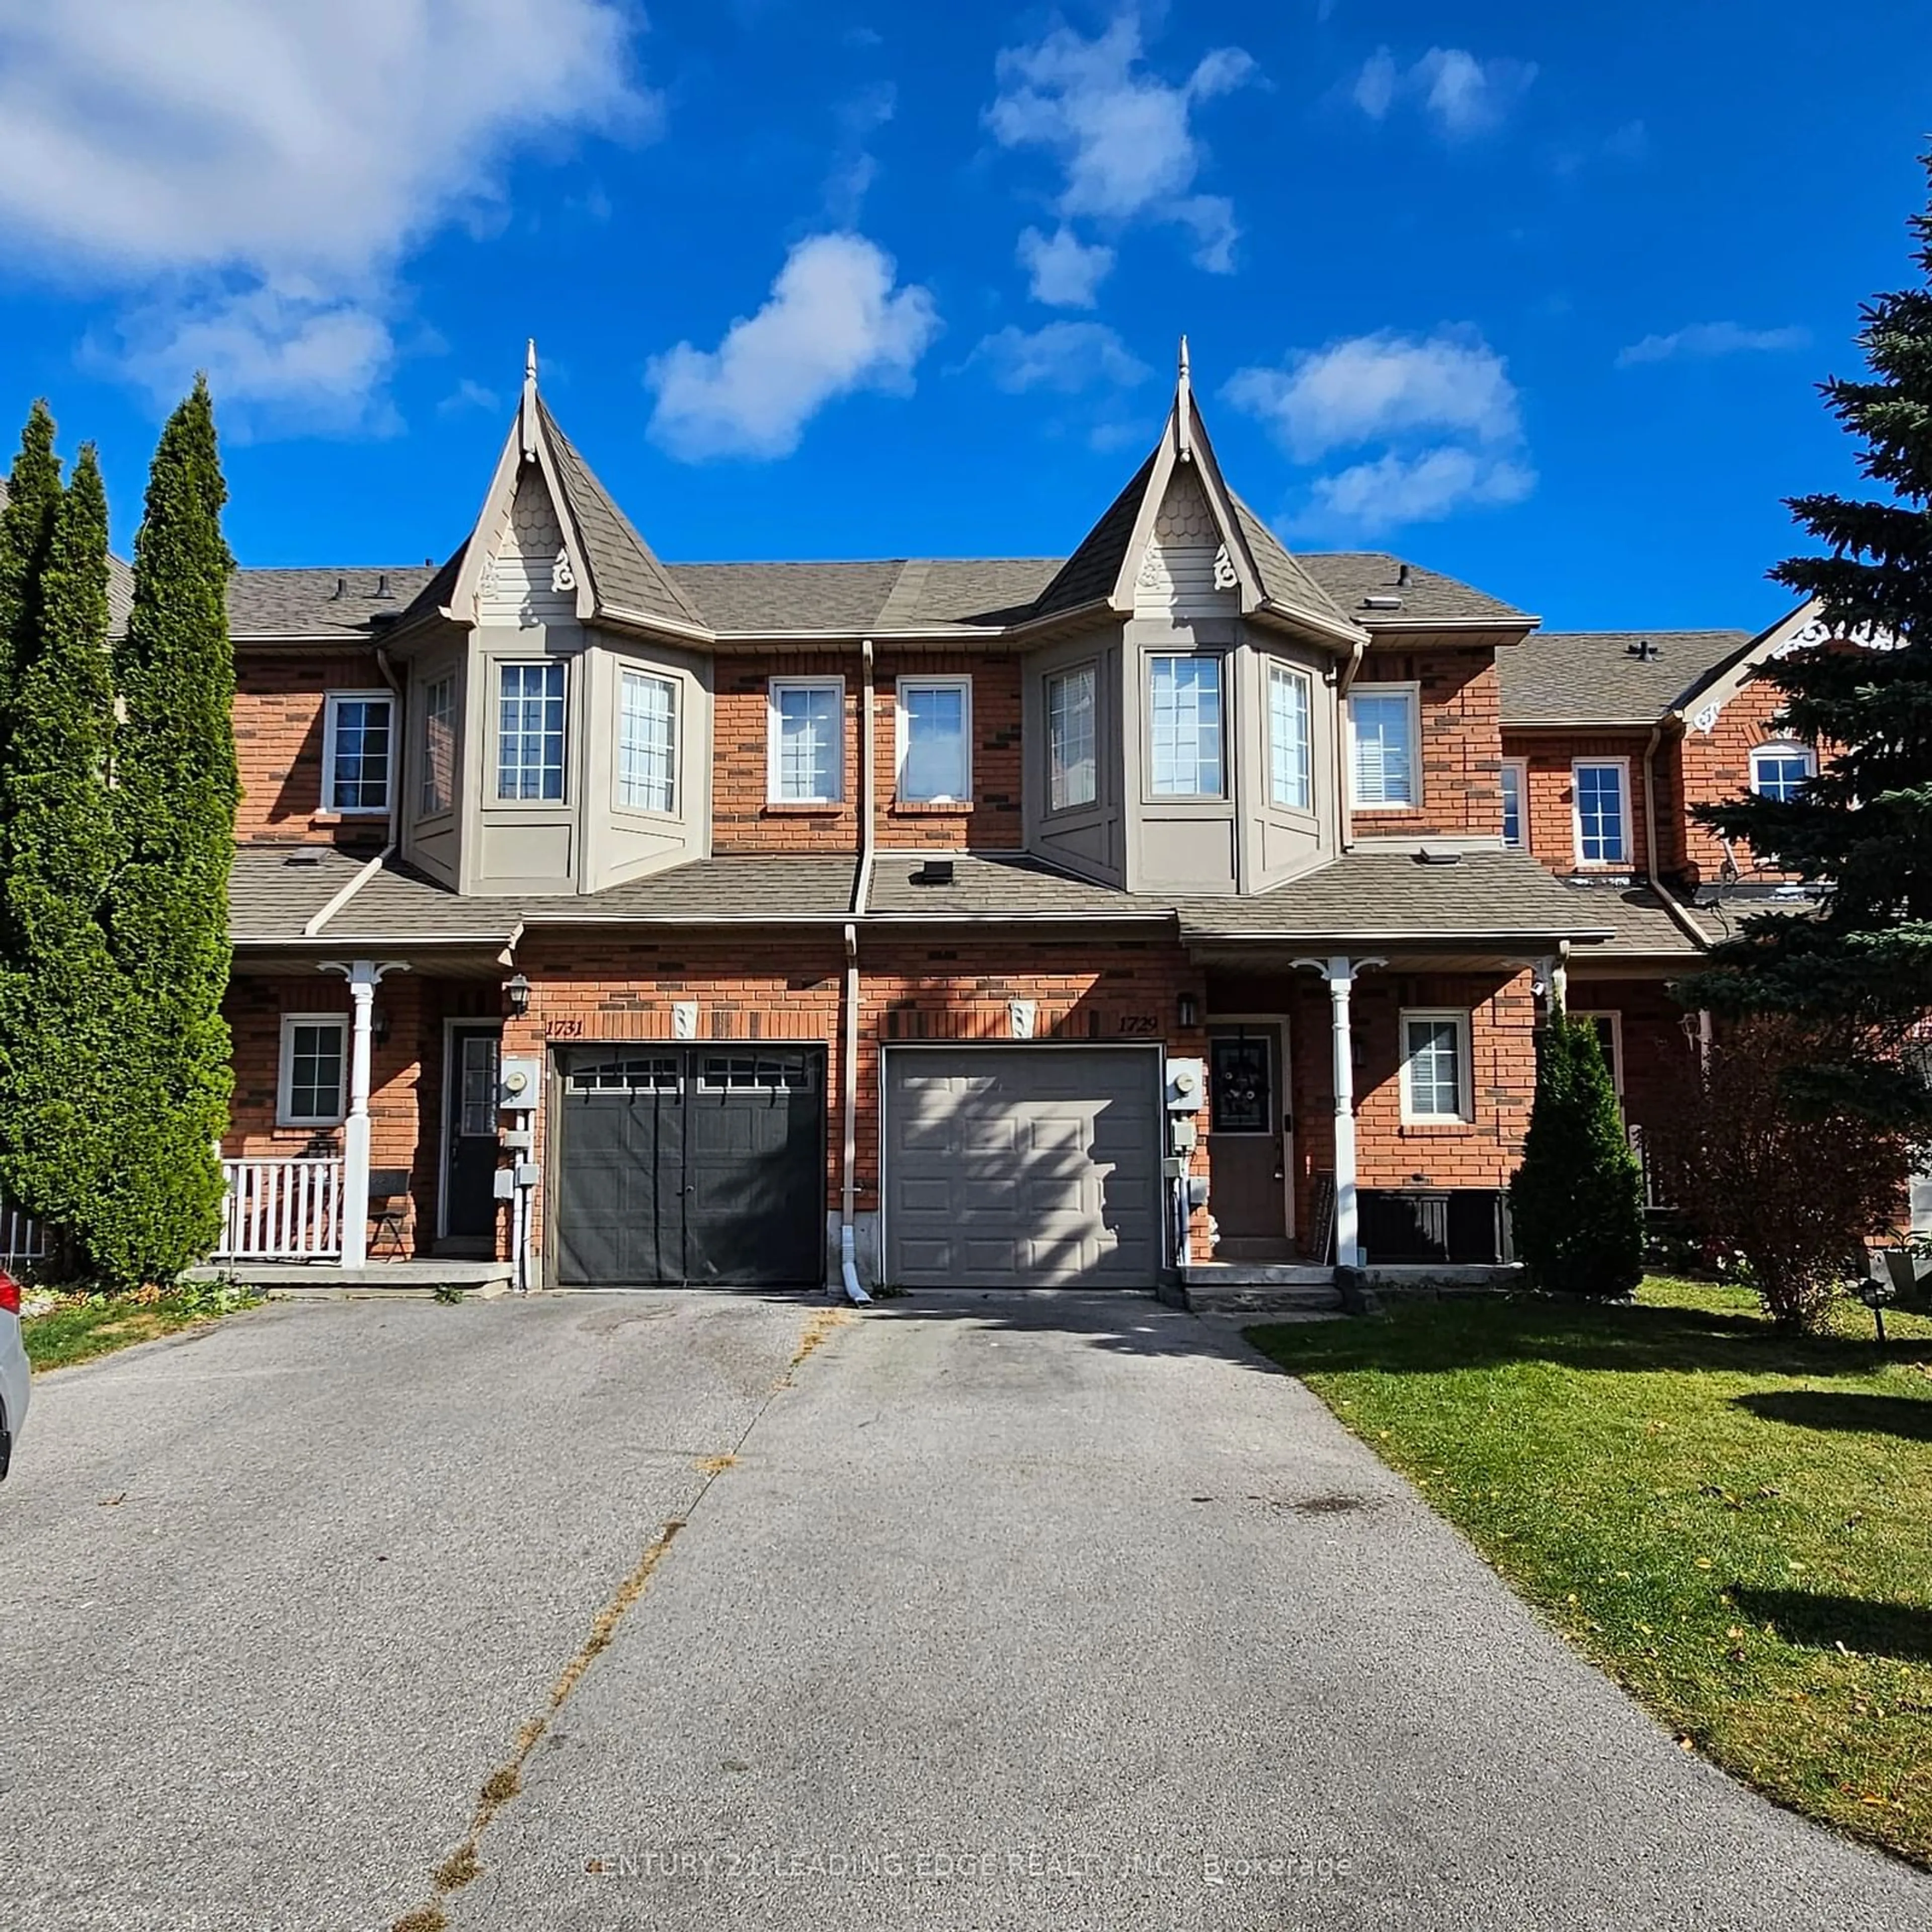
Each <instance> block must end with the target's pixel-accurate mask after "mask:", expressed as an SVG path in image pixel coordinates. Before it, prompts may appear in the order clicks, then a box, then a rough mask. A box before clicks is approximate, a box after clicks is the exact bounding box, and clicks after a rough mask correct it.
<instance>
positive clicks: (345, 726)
mask: <svg viewBox="0 0 1932 1932" xmlns="http://www.w3.org/2000/svg"><path fill="white" fill-rule="evenodd" d="M395 718H396V700H395V695H394V694H392V692H389V691H331V692H330V693H329V700H328V702H327V703H326V706H324V708H323V721H322V808H323V811H339V812H341V813H343V814H344V815H345V816H347V815H350V814H355V813H358V812H371V813H373V812H378V811H388V810H389V773H390V768H391V766H392V764H393V763H394V762H395Z"/></svg>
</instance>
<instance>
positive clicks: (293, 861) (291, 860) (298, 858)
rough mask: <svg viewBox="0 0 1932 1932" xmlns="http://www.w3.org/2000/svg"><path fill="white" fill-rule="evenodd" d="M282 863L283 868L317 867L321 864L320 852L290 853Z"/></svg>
mask: <svg viewBox="0 0 1932 1932" xmlns="http://www.w3.org/2000/svg"><path fill="white" fill-rule="evenodd" d="M282 863H283V864H284V865H320V864H321V863H322V854H321V853H320V852H291V853H290V854H289V855H288V856H287V858H285V859H284V860H283V861H282Z"/></svg>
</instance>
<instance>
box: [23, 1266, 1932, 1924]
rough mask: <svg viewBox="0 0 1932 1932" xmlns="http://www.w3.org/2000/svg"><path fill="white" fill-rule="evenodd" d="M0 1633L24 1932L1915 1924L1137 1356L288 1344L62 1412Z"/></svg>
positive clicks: (98, 1393)
mask: <svg viewBox="0 0 1932 1932" xmlns="http://www.w3.org/2000/svg"><path fill="white" fill-rule="evenodd" d="M667 1526H680V1527H678V1528H677V1529H676V1530H675V1533H674V1536H671V1537H667ZM0 1631H4V1632H5V1663H4V1664H0V1670H3V1671H4V1673H5V1680H6V1690H5V1694H4V1697H0V1922H4V1923H5V1924H7V1925H8V1926H9V1927H11V1928H17V1932H38V1929H39V1928H41V1927H47V1928H55V1927H58V1928H61V1932H67V1929H68V1928H88V1927H115V1928H116V1932H138V1928H145V1927H168V1928H170V1932H173V1929H174V1928H183V1927H197V1928H220V1932H226V1928H229V1927H235V1928H243V1927H246V1928H248V1932H264V1928H275V1929H276V1932H281V1928H291V1932H293V1928H303V1929H304V1932H306V1928H310V1927H314V1928H317V1932H324V1928H326V1932H347V1928H354V1927H385V1926H389V1925H391V1924H394V1923H395V1921H397V1920H398V1919H399V1918H404V1917H405V1916H406V1915H410V1914H411V1913H415V1914H416V1915H417V1916H416V1918H415V1919H414V1920H413V1924H416V1925H419V1926H422V1927H429V1926H433V1925H434V1924H437V1923H438V1922H439V1921H438V1918H437V1914H439V1913H440V1914H443V1915H446V1919H447V1922H448V1924H449V1925H450V1926H451V1927H453V1928H455V1932H469V1928H495V1927H502V1928H505V1932H509V1928H517V1932H520V1928H523V1927H544V1928H549V1927H557V1928H562V1932H574V1928H582V1929H583V1932H592V1928H595V1932H607V1928H610V1927H631V1926H636V1927H646V1926H649V1927H713V1926H715V1927H744V1926H747V1925H771V1926H773V1927H786V1928H787V1932H789V1928H809V1927H820V1926H823V1927H835V1926H836V1927H871V1926H878V1927H886V1926H892V1927H898V1926H902V1925H907V1924H917V1925H920V1926H934V1927H962V1928H964V1927H1007V1926H1033V1925H1040V1926H1053V1927H1057V1928H1058V1927H1070V1926H1087V1925H1092V1926H1095V1927H1100V1926H1106V1927H1122V1928H1137V1927H1146V1928H1150V1929H1151V1928H1155V1927H1159V1928H1162V1932H1166V1928H1168V1927H1192V1926H1196V1925H1199V1926H1204V1927H1209V1926H1211V1927H1298V1926H1307V1927H1351V1928H1353V1927H1382V1926H1401V1927H1421V1928H1430V1927H1443V1928H1449V1927H1454V1928H1457V1932H1463V1928H1467V1927H1545V1926H1547V1927H1553V1928H1554V1927H1562V1928H1564V1932H1575V1929H1576V1928H1580V1927H1581V1928H1591V1927H1603V1928H1606V1932H1608V1929H1609V1928H1613V1927H1614V1928H1618V1932H1625V1928H1634V1927H1680V1926H1681V1927H1686V1928H1688V1927H1698V1928H1700V1932H1727V1928H1736V1932H1758V1928H1764V1932H1771V1928H1784V1927H1790V1928H1793V1932H1796V1928H1801V1927H1802V1928H1804V1929H1805V1932H1810V1929H1811V1928H1812V1927H1816V1926H1817V1925H1819V1924H1825V1923H1838V1924H1852V1925H1857V1926H1859V1927H1863V1928H1869V1932H1888V1928H1892V1927H1897V1928H1900V1932H1905V1928H1911V1932H1922V1928H1924V1927H1925V1926H1927V1924H1932V1880H1928V1879H1926V1878H1925V1877H1924V1876H1921V1875H1920V1874H1918V1873H1914V1872H1912V1871H1909V1870H1906V1869H1905V1868H1904V1867H1900V1866H1897V1865H1894V1864H1891V1863H1889V1862H1888V1861H1885V1860H1883V1859H1882V1858H1879V1857H1878V1856H1876V1855H1873V1854H1870V1853H1867V1852H1863V1851H1861V1850H1859V1849H1856V1848H1855V1847H1852V1846H1849V1845H1847V1844H1845V1843H1842V1842H1841V1841H1837V1840H1835V1839H1834V1838H1831V1837H1829V1836H1828V1835H1826V1834H1824V1833H1823V1832H1819V1831H1817V1830H1815V1829H1812V1828H1811V1827H1809V1826H1806V1825H1804V1824H1802V1823H1801V1822H1799V1820H1796V1819H1794V1818H1793V1817H1789V1816H1787V1814H1783V1813H1781V1812H1779V1811H1775V1809H1773V1808H1771V1807H1770V1806H1769V1805H1765V1804H1763V1803H1762V1802H1760V1801H1759V1800H1757V1799H1755V1798H1754V1797H1752V1796H1750V1795H1749V1794H1748V1793H1745V1792H1744V1791H1742V1790H1740V1789H1739V1787H1736V1786H1734V1785H1733V1784H1731V1783H1730V1781H1728V1780H1727V1779H1726V1778H1724V1777H1723V1776H1722V1775H1721V1774H1720V1773H1718V1772H1716V1771H1715V1770H1713V1769H1711V1768H1710V1767H1709V1766H1707V1765H1706V1764H1704V1763H1702V1762H1701V1761H1700V1760H1697V1759H1695V1758H1694V1757H1689V1756H1688V1755H1687V1754H1685V1753H1683V1752H1682V1751H1679V1750H1678V1749H1677V1748H1676V1746H1675V1745H1673V1743H1672V1742H1671V1741H1670V1739H1669V1738H1668V1737H1667V1736H1665V1735H1664V1733H1661V1731H1659V1730H1658V1729H1657V1728H1656V1727H1655V1726H1653V1725H1652V1724H1650V1723H1649V1721H1648V1720H1647V1719H1646V1718H1643V1716H1642V1715H1640V1713H1639V1712H1637V1711H1636V1710H1635V1709H1634V1708H1633V1707H1632V1706H1630V1705H1629V1704H1628V1703H1627V1702H1626V1701H1625V1700H1624V1699H1623V1697H1622V1696H1621V1694H1619V1693H1618V1692H1616V1691H1615V1690H1614V1689H1613V1688H1611V1687H1610V1685H1608V1683H1607V1682H1605V1681H1604V1679H1601V1678H1599V1677H1598V1676H1597V1675H1596V1674H1595V1673H1594V1672H1592V1671H1591V1670H1589V1669H1588V1668H1587V1667H1585V1666H1583V1664H1580V1663H1579V1662H1578V1661H1577V1660H1576V1659H1575V1658H1574V1657H1572V1656H1571V1655H1569V1654H1568V1652H1567V1651H1566V1649H1565V1647H1564V1646H1562V1644H1561V1643H1559V1642H1558V1641H1557V1640H1555V1639H1554V1638H1553V1637H1550V1636H1549V1635H1547V1634H1546V1633H1545V1632H1544V1631H1542V1630H1541V1628H1539V1627H1538V1625H1536V1624H1535V1622H1533V1621H1532V1619H1530V1618H1529V1616H1528V1614H1527V1613H1526V1612H1525V1611H1524V1610H1523V1609H1522V1608H1521V1607H1520V1606H1519V1605H1518V1604H1517V1601H1516V1600H1515V1599H1514V1598H1513V1597H1512V1596H1511V1595H1510V1594H1509V1593H1508V1592H1507V1591H1506V1590H1505V1589H1504V1588H1503V1587H1502V1586H1501V1585H1500V1584H1499V1583H1497V1582H1496V1580H1495V1579H1494V1578H1493V1577H1492V1576H1491V1575H1490V1573H1489V1572H1488V1571H1487V1570H1486V1569H1485V1568H1484V1567H1483V1565H1481V1563H1480V1562H1478V1560H1477V1559H1476V1558H1475V1556H1473V1554H1472V1553H1470V1552H1469V1550H1468V1549H1467V1548H1466V1546H1464V1545H1463V1544H1462V1543H1461V1542H1460V1541H1459V1540H1458V1539H1457V1538H1456V1536H1455V1535H1454V1533H1453V1532H1451V1531H1450V1530H1449V1529H1448V1528H1447V1527H1446V1526H1444V1525H1443V1524H1442V1523H1439V1521H1438V1520H1437V1519H1436V1518H1435V1517H1433V1515H1432V1514H1430V1512H1429V1511H1427V1509H1426V1508H1424V1505H1422V1504H1421V1502H1420V1501H1419V1499H1417V1498H1416V1497H1415V1496H1413V1495H1412V1493H1410V1492H1409V1491H1408V1490H1406V1488H1405V1487H1403V1485H1402V1484H1400V1482H1398V1481H1397V1479H1396V1478H1394V1477H1393V1476H1392V1475H1390V1474H1389V1473H1388V1472H1387V1471H1385V1469H1383V1468H1382V1466H1381V1465H1380V1464H1379V1463H1377V1462H1376V1460H1375V1459H1374V1458H1373V1457H1372V1456H1371V1455H1370V1454H1368V1453H1367V1451H1365V1450H1364V1449H1363V1448H1361V1446H1360V1445H1358V1444H1356V1443H1355V1442H1353V1441H1352V1439H1349V1437H1348V1436H1346V1435H1345V1434H1344V1433H1342V1432H1341V1431H1340V1430H1339V1429H1338V1428H1337V1426H1336V1425H1335V1424H1334V1422H1333V1421H1332V1420H1331V1418H1329V1417H1328V1415H1327V1413H1326V1412H1325V1410H1323V1409H1322V1407H1321V1406H1320V1405H1319V1403H1316V1402H1315V1400H1313V1398H1312V1397H1309V1396H1308V1395H1307V1394H1306V1393H1305V1392H1304V1391H1302V1390H1301V1388H1299V1387H1298V1385H1295V1383H1293V1382H1290V1381H1289V1380H1287V1379H1286V1378H1284V1377H1282V1376H1279V1375H1277V1374H1275V1373H1272V1372H1271V1371H1270V1370H1268V1369H1267V1368H1266V1367H1265V1365H1264V1364H1262V1363H1261V1362H1260V1361H1259V1358H1256V1357H1254V1356H1253V1355H1250V1353H1249V1352H1247V1351H1246V1350H1245V1349H1244V1348H1243V1347H1242V1346H1241V1345H1240V1344H1239V1343H1238V1341H1236V1340H1233V1339H1232V1337H1229V1336H1227V1335H1226V1334H1223V1333H1221V1332H1220V1331H1216V1330H1214V1329H1213V1328H1211V1327H1209V1326H1208V1325H1204V1324H1202V1323H1201V1322H1198V1321H1196V1320H1195V1319H1193V1318H1191V1317H1190V1316H1184V1315H1181V1314H1178V1313H1174V1312H1172V1311H1170V1310H1165V1309H1162V1308H1159V1307H1154V1306H1153V1305H1151V1304H1148V1303H1146V1302H1144V1301H1138V1300H1133V1299H1127V1298H1098V1297H1096V1298H1079V1297H1044V1298H1034V1299H1031V1300H1028V1299H1026V1298H1016V1297H981V1296H977V1295H975V1296H962V1297H959V1298H940V1297H929V1298H925V1299H924V1300H923V1301H913V1302H906V1303H895V1304H887V1305H886V1306H885V1307H882V1308H880V1309H879V1310H876V1311H874V1312H872V1313H868V1315H866V1316H864V1317H863V1318H861V1319H850V1320H844V1321H841V1320H838V1319H836V1318H835V1317H833V1316H831V1315H830V1314H829V1312H828V1311H825V1310H823V1309H822V1307H820V1305H818V1304H814V1303H809V1302H803V1303H787V1302H785V1301H766V1300H762V1299H758V1298H734V1297H727V1296H708V1295H628V1296H592V1297H586V1298H578V1299H568V1298H562V1297H556V1298H539V1299H538V1300H535V1301H532V1302H530V1303H528V1304H518V1303H515V1302H498V1303H494V1304H466V1305H464V1306H463V1307H454V1308H446V1307H439V1306H437V1305H435V1304H425V1303H414V1304H396V1305H387V1304H385V1305H376V1304H371V1303H368V1302H355V1303H344V1304H280V1305H277V1306H275V1307H270V1308H268V1309H266V1310H261V1311H260V1312H258V1313H254V1314H252V1315H250V1316H245V1317H244V1318H242V1319H239V1320H237V1321H235V1322H229V1323H226V1324H223V1325H221V1326H220V1327H217V1328H214V1329H213V1330H211V1331H205V1332H202V1333H200V1334H196V1335H194V1336H192V1337H188V1338H185V1339H181V1340H174V1341H170V1342H166V1343H159V1344H156V1345H154V1346H151V1347H150V1348H148V1349H142V1350H139V1351H136V1352H132V1353H130V1354H128V1355H121V1356H118V1357H113V1358H109V1359H108V1360H107V1361H103V1362H101V1363H100V1364H96V1365H94V1366H92V1367H88V1368H84V1369H81V1370H74V1371H71V1372H69V1373H67V1374H65V1375H62V1376H53V1377H49V1378H48V1379H46V1381H45V1382H43V1385H41V1387H40V1389H39V1391H37V1396H36V1403H35V1408H34V1424H33V1433H32V1435H31V1437H30V1439H29V1443H28V1451H27V1453H26V1457H24V1459H23V1462H22V1463H21V1464H20V1467H19V1470H18V1473H17V1478H16V1480H15V1481H12V1482H10V1483H9V1484H7V1487H6V1488H5V1490H0ZM439 1872H440V1873H441V1875H442V1885H441V1886H440V1887H439V1884H438V1882H437V1874H438V1873H439ZM459 1881H460V1882H459Z"/></svg>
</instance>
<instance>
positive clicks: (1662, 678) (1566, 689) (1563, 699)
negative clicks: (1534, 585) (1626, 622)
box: [1496, 631, 1751, 724]
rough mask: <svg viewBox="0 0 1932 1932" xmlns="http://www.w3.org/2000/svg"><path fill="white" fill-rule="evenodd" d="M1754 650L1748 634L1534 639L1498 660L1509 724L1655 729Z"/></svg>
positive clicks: (1544, 634) (1587, 634)
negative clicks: (1728, 666)
mask: <svg viewBox="0 0 1932 1932" xmlns="http://www.w3.org/2000/svg"><path fill="white" fill-rule="evenodd" d="M1749 643H1751V633H1750V632H1749V631H1532V632H1531V633H1530V634H1529V636H1528V637H1526V638H1525V639H1524V640H1523V642H1522V643H1520V644H1518V645H1517V646H1515V647H1514V649H1510V650H1506V651H1500V652H1498V653H1497V656H1496V667H1497V672H1498V674H1499V676H1500V677H1501V679H1502V712H1503V722H1504V723H1505V724H1655V723H1656V722H1657V721H1658V718H1661V717H1662V716H1663V715H1664V712H1666V711H1667V710H1669V709H1670V707H1671V706H1673V704H1675V703H1677V702H1678V700H1679V699H1680V698H1681V697H1684V696H1685V694H1687V693H1688V692H1689V691H1691V690H1692V689H1693V688H1694V687H1696V686H1697V685H1699V684H1700V683H1701V682H1703V681H1704V679H1706V678H1707V677H1708V676H1709V675H1710V674H1711V673H1712V672H1713V671H1714V670H1717V669H1718V667H1720V666H1721V665H1722V664H1725V663H1727V662H1728V661H1730V659H1731V658H1734V657H1736V655H1737V654H1738V653H1739V652H1740V651H1742V650H1743V649H1745V646H1748V644H1749ZM1646 644H1647V645H1649V646H1652V649H1651V650H1650V651H1649V652H1640V650H1639V649H1638V648H1637V647H1638V646H1642V645H1646Z"/></svg>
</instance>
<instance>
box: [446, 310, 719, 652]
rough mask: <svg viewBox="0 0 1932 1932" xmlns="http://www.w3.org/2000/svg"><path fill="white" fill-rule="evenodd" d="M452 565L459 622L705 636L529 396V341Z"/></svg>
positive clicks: (452, 600) (687, 604)
mask: <svg viewBox="0 0 1932 1932" xmlns="http://www.w3.org/2000/svg"><path fill="white" fill-rule="evenodd" d="M458 559H460V561H459V560H458ZM452 565H454V568H455V581H454V583H453V584H452V586H451V589H450V592H449V600H448V602H447V603H446V604H445V605H444V608H445V609H446V610H448V611H449V614H450V615H452V616H454V617H455V618H457V619H458V621H459V622H475V623H479V624H514V625H532V624H543V623H573V622H574V623H587V622H591V621H592V620H593V619H599V618H601V619H607V620H608V621H610V622H618V623H626V624H631V625H640V626H642V627H643V628H650V629H656V630H661V631H667V632H668V633H670V634H672V635H674V636H677V637H699V638H706V639H708V638H709V636H710V634H711V633H710V632H709V630H708V629H707V628H706V625H705V624H704V621H703V618H702V617H701V616H700V615H699V614H698V613H697V610H696V609H695V608H694V606H693V605H692V604H691V601H690V600H689V598H688V597H686V596H685V594H684V593H683V592H682V591H680V590H679V589H678V587H677V586H676V584H675V583H673V581H672V580H671V577H670V574H669V573H668V572H667V571H666V570H665V569H664V566H663V565H661V563H659V562H658V559H656V557H655V556H653V555H652V552H651V549H650V547H649V544H646V542H645V541H644V540H643V538H642V537H640V535H638V534H637V530H636V529H635V528H634V526H632V524H631V522H630V520H629V519H628V517H625V514H623V512H622V511H621V510H619V508H617V506H616V504H615V503H614V502H613V501H612V500H611V499H610V493H609V492H608V491H607V490H605V488H604V486H603V484H601V483H600V482H599V481H598V480H597V478H596V476H595V474H594V473H593V472H592V470H591V468H590V466H589V464H588V463H586V462H585V461H584V460H583V457H582V456H581V455H579V453H578V452H577V448H576V446H575V445H574V443H571V440H570V439H569V438H568V437H567V436H565V434H564V433H563V431H562V428H560V427H559V425H558V423H557V421H556V418H555V417H554V416H552V415H551V414H550V410H549V408H548V407H547V405H546V404H544V401H543V399H542V398H541V397H540V396H539V395H538V393H537V377H536V350H535V344H532V346H531V349H530V353H529V359H528V360H527V362H526V364H525V365H524V371H523V395H522V396H521V398H520V399H519V401H518V403H517V416H516V420H515V422H514V423H512V425H511V428H510V433H509V434H508V437H506V438H505V441H504V444H503V449H502V454H501V455H500V456H499V458H497V462H496V473H495V475H494V476H493V478H492V479H491V481H490V489H489V493H488V494H487V496H485V497H484V502H483V508H482V511H481V514H479V515H478V517H477V520H476V523H475V529H473V530H472V532H471V534H470V536H469V539H468V541H466V544H464V546H463V550H461V551H460V552H459V553H458V558H457V559H452ZM447 568H448V566H446V569H447ZM440 581H441V580H440V579H439V583H440Z"/></svg>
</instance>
